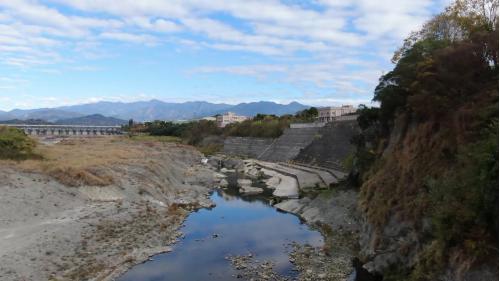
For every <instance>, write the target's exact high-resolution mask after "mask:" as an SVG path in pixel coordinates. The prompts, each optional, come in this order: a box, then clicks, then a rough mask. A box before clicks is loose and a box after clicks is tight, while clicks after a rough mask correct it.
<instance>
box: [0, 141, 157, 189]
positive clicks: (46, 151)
mask: <svg viewBox="0 0 500 281" xmlns="http://www.w3.org/2000/svg"><path fill="white" fill-rule="evenodd" d="M147 149H148V148H147V146H145V145H144V143H143V142H141V141H137V142H136V141H134V142H131V141H129V140H127V139H126V138H125V137H105V138H79V139H66V140H63V141H61V142H59V143H57V144H53V145H44V144H40V145H39V146H38V147H37V148H36V151H35V152H36V153H37V154H39V155H42V157H43V159H41V160H25V161H18V162H15V161H10V160H2V161H0V167H1V166H8V167H14V168H16V169H20V170H23V171H27V172H37V173H43V174H47V175H50V176H52V177H54V178H55V179H56V180H57V181H59V182H61V183H62V184H65V185H67V186H80V185H93V186H106V185H110V184H112V183H113V177H112V175H111V173H110V169H109V168H111V167H112V166H113V165H116V164H122V163H131V162H134V161H144V160H145V158H146V157H145V150H147Z"/></svg>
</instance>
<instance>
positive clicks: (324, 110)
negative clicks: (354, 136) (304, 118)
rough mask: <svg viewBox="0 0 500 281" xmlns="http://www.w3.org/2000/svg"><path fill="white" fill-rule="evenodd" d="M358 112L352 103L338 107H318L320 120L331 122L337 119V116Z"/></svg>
mask: <svg viewBox="0 0 500 281" xmlns="http://www.w3.org/2000/svg"><path fill="white" fill-rule="evenodd" d="M355 112H356V108H354V107H353V106H352V105H342V106H338V107H333V106H330V107H321V108H318V119H319V122H330V121H333V120H335V117H339V116H342V115H347V114H352V113H355Z"/></svg>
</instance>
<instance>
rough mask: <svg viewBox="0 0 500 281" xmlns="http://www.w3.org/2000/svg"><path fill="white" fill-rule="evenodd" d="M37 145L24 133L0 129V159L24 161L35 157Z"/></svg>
mask: <svg viewBox="0 0 500 281" xmlns="http://www.w3.org/2000/svg"><path fill="white" fill-rule="evenodd" d="M35 145H36V142H35V141H34V140H33V139H30V138H29V137H28V136H27V135H26V134H25V133H24V132H23V131H21V130H19V129H16V128H11V127H0V159H14V160H24V159H27V158H31V157H34V156H35V154H34V153H33V149H34V148H35Z"/></svg>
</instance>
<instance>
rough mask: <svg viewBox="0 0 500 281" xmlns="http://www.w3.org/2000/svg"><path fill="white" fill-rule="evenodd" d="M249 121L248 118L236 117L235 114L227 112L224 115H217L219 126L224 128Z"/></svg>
mask: <svg viewBox="0 0 500 281" xmlns="http://www.w3.org/2000/svg"><path fill="white" fill-rule="evenodd" d="M247 119H249V117H247V116H241V115H236V113H234V112H226V113H224V114H222V115H217V126H218V127H220V128H224V127H225V126H226V125H227V124H231V123H235V122H243V121H245V120H247Z"/></svg>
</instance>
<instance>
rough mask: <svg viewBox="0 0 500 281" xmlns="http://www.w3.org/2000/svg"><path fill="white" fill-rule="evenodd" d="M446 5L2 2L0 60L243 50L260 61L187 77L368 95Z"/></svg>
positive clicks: (380, 1) (254, 0)
mask: <svg viewBox="0 0 500 281" xmlns="http://www.w3.org/2000/svg"><path fill="white" fill-rule="evenodd" d="M447 1H450V0H418V1H415V0H400V1H393V0H377V1H373V0H311V2H310V4H311V5H313V6H314V7H315V8H311V7H309V6H308V5H298V4H291V3H290V2H283V1H279V0H211V1H206V0H169V1H158V0H141V1H137V0H122V1H119V3H117V2H116V1H109V0H91V1H88V0H47V1H41V0H0V64H4V65H9V66H15V67H21V68H27V67H41V68H42V67H44V69H50V67H49V68H47V67H45V66H47V65H51V64H55V63H60V62H69V63H70V67H69V68H72V69H73V70H77V69H78V68H79V67H80V69H82V70H83V69H85V67H86V64H85V62H84V65H82V66H75V65H73V58H72V57H69V56H70V55H68V54H75V53H76V54H78V59H85V60H98V59H102V58H105V57H112V56H117V55H119V54H116V53H114V52H113V50H111V49H109V48H107V46H108V44H112V41H120V42H127V43H130V44H137V45H145V46H155V45H161V44H178V47H177V48H176V50H177V51H182V49H183V47H184V48H185V47H186V46H188V47H190V48H191V49H192V50H194V51H198V50H203V49H214V50H218V51H221V52H235V51H240V52H246V53H257V54H260V55H262V57H263V58H264V60H265V61H264V62H263V63H255V64H254V65H236V66H234V65H233V66H220V65H216V64H215V65H205V66H202V67H198V68H196V69H194V70H193V71H192V73H219V74H221V73H222V74H228V75H244V76H251V77H256V78H258V79H262V80H269V81H272V79H279V80H280V81H281V82H283V83H288V84H292V85H296V86H297V87H303V84H312V85H314V86H316V87H321V88H328V89H331V90H332V92H336V93H337V92H341V91H345V92H349V93H352V94H353V95H358V94H361V93H364V94H365V95H366V94H367V91H371V90H372V88H373V86H374V84H375V83H376V82H377V78H378V76H379V75H380V74H381V72H382V71H383V70H384V67H387V65H386V64H385V65H383V64H381V61H384V62H387V60H388V57H390V55H391V53H392V52H393V50H394V49H396V47H397V45H398V44H400V42H401V40H402V39H403V38H404V37H405V36H406V35H407V34H408V33H409V32H410V31H412V30H415V29H418V28H419V26H420V25H421V24H422V23H423V22H424V21H425V20H426V19H428V18H429V17H430V16H431V15H432V13H433V11H436V10H440V9H442V6H443V5H445V4H446V3H447ZM53 4H57V5H53ZM61 6H65V7H69V8H70V9H61V8H60V7H61ZM75 10H76V11H78V13H74V12H71V11H75ZM68 11H70V12H68ZM361 57H363V59H364V60H365V61H361V60H360V58H361ZM235 64H238V63H237V62H236V63H235Z"/></svg>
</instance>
